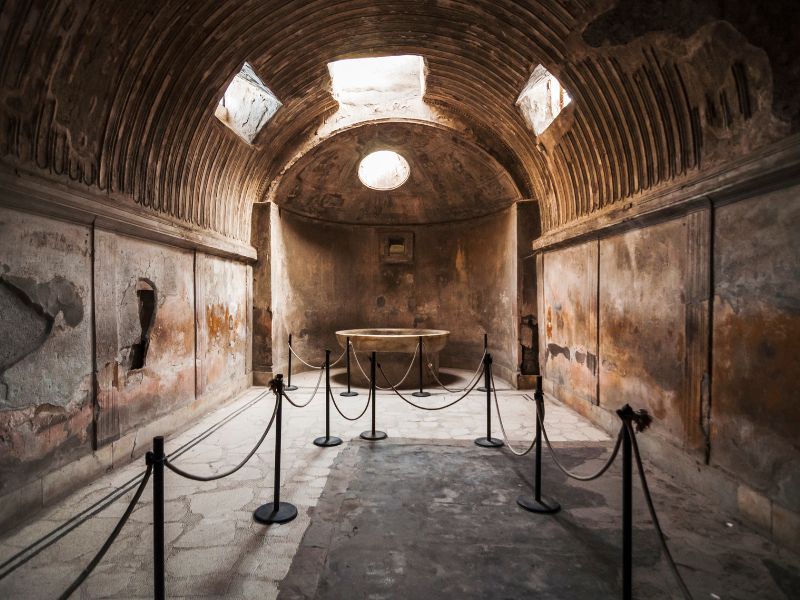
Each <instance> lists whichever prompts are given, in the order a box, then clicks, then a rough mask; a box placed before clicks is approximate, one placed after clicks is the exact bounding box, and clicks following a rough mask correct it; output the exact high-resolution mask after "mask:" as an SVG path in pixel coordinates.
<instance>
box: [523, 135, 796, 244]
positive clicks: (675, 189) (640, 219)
mask: <svg viewBox="0 0 800 600" xmlns="http://www.w3.org/2000/svg"><path fill="white" fill-rule="evenodd" d="M794 183H800V135H793V136H791V137H788V138H786V139H784V140H782V141H781V142H778V143H776V144H772V145H769V146H766V147H764V148H761V149H759V150H757V151H755V152H753V153H752V154H750V155H748V156H745V157H742V158H740V159H737V160H733V161H730V162H728V163H726V164H725V165H723V166H721V167H717V168H715V169H709V170H708V171H707V172H704V173H702V174H700V175H698V176H697V177H694V178H691V179H688V180H683V181H681V182H679V183H675V184H671V185H669V186H666V187H662V188H659V189H657V190H653V191H652V192H648V193H644V194H642V195H640V196H639V197H638V198H637V199H635V200H632V201H631V202H627V203H624V204H614V205H610V206H607V207H606V208H604V209H600V210H598V211H597V212H595V213H593V214H591V215H590V216H587V217H584V218H582V219H579V220H578V221H575V222H573V223H571V224H570V225H568V226H565V227H562V228H559V229H556V230H553V231H550V232H549V233H547V234H546V235H543V236H542V237H540V238H538V239H537V240H534V242H533V244H532V248H533V251H534V252H543V251H545V250H552V249H554V248H557V247H561V246H568V245H572V244H577V243H580V242H583V241H586V240H588V239H594V238H598V237H605V236H608V235H612V234H614V233H618V232H620V231H624V230H627V229H632V228H638V227H643V226H646V225H651V224H653V223H657V222H659V221H665V220H668V219H672V218H675V217H677V216H681V215H684V214H688V213H690V212H692V211H694V210H699V209H702V208H705V207H707V206H708V203H709V202H712V203H713V204H715V205H720V204H727V203H730V202H736V201H738V200H743V199H745V198H750V197H752V196H754V195H757V194H760V193H765V192H769V191H771V190H775V189H779V188H782V187H787V186H789V185H792V184H794Z"/></svg>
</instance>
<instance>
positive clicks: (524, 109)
mask: <svg viewBox="0 0 800 600" xmlns="http://www.w3.org/2000/svg"><path fill="white" fill-rule="evenodd" d="M570 102H572V97H571V96H570V95H569V93H567V90H565V89H564V87H563V86H562V85H561V82H560V81H559V80H558V79H556V77H555V75H553V74H552V73H551V72H550V71H548V70H547V69H545V68H544V67H543V66H542V65H539V66H537V67H536V68H535V69H534V70H533V73H532V74H531V77H530V79H528V83H527V84H526V85H525V88H524V89H523V90H522V93H521V94H520V95H519V98H517V106H518V107H519V109H520V112H521V113H522V116H524V117H525V120H526V121H527V122H528V125H530V126H531V128H532V129H533V131H534V133H536V135H541V134H542V133H543V132H544V130H545V129H547V128H548V127H549V126H550V124H551V123H552V122H553V121H554V120H555V118H556V117H557V116H558V114H559V113H560V112H561V111H562V110H563V109H564V107H565V106H567V105H568V104H569V103H570Z"/></svg>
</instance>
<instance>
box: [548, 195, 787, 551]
mask: <svg viewBox="0 0 800 600" xmlns="http://www.w3.org/2000/svg"><path fill="white" fill-rule="evenodd" d="M798 191H800V190H799V189H798V188H797V187H791V188H788V189H784V190H781V191H776V192H771V193H767V194H764V195H761V196H757V197H752V198H746V199H740V200H739V201H737V202H734V203H730V204H725V205H721V206H713V205H711V204H707V205H705V206H704V207H702V206H701V208H699V209H698V210H695V211H693V212H690V213H688V214H684V215H681V216H677V217H675V218H672V219H671V220H667V221H662V222H659V223H656V224H651V225H649V226H646V227H640V228H632V229H629V230H628V231H625V232H623V233H618V234H615V235H609V236H607V237H603V238H601V239H599V240H598V239H595V240H591V241H588V242H584V243H581V244H577V245H575V246H569V247H565V248H561V249H557V250H553V251H548V252H545V253H544V254H543V256H542V257H541V264H542V265H543V273H542V275H541V279H542V281H543V288H544V289H543V293H542V300H543V301H542V303H541V305H540V307H539V317H540V320H541V323H542V328H541V334H542V337H543V340H542V341H541V349H542V368H543V371H544V375H545V389H546V390H547V391H549V392H550V393H552V394H554V395H555V396H556V397H558V398H559V399H561V400H563V401H565V402H567V403H568V404H570V405H571V406H573V407H575V408H576V409H577V410H579V411H580V412H582V413H583V414H585V415H587V416H589V417H590V418H592V419H593V420H594V421H595V422H597V423H599V424H601V425H603V426H604V427H606V428H607V429H608V430H609V431H613V432H616V431H617V430H618V428H619V419H618V418H617V417H616V415H615V414H614V411H615V410H616V409H618V408H620V407H621V406H623V405H624V404H626V403H629V404H631V405H632V406H633V407H634V408H646V409H648V411H649V412H650V413H651V415H652V416H653V417H654V424H653V427H652V428H651V429H650V430H648V431H647V432H646V433H645V434H643V435H642V436H641V437H642V441H643V446H644V447H645V448H646V450H647V451H648V453H649V454H650V458H651V459H652V460H654V461H656V462H657V463H661V465H663V466H664V467H666V468H670V469H672V470H673V471H675V472H676V474H679V475H682V476H684V477H685V478H687V479H690V480H693V482H694V483H697V484H699V485H700V487H703V488H705V489H706V491H708V492H709V493H711V494H714V495H716V496H717V497H718V499H719V500H720V502H721V504H722V505H723V506H726V507H728V508H731V509H733V510H737V509H738V511H739V513H740V515H741V516H743V517H744V518H746V519H747V520H748V521H749V522H750V523H752V524H755V525H757V526H759V527H760V528H761V529H763V530H765V531H767V532H771V533H772V534H773V536H774V537H775V538H776V539H778V540H779V541H784V542H786V543H788V544H790V545H793V546H796V545H797V541H796V540H797V539H800V514H798V513H799V512H800V511H798V506H800V480H799V479H798V474H797V468H796V465H797V464H798V461H800V445H798V441H797V431H798V429H799V428H800V405H798V404H797V398H798V397H800V384H798V382H797V380H796V377H794V375H795V374H796V373H798V372H800V362H798V360H799V359H798V356H800V345H798V341H797V340H798V339H800V320H798V314H800V285H799V284H798V281H800V267H798V264H800V260H798V259H799V258H800V242H798V237H797V231H798V230H800V197H798ZM712 302H713V306H712Z"/></svg>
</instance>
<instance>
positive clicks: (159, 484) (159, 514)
mask: <svg viewBox="0 0 800 600" xmlns="http://www.w3.org/2000/svg"><path fill="white" fill-rule="evenodd" d="M145 460H146V461H147V463H148V464H150V465H152V466H153V598H155V600H164V599H165V598H166V585H165V582H164V438H163V437H162V436H160V435H159V436H157V437H154V438H153V450H152V452H148V453H147V456H146V457H145Z"/></svg>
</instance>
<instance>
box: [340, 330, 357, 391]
mask: <svg viewBox="0 0 800 600" xmlns="http://www.w3.org/2000/svg"><path fill="white" fill-rule="evenodd" d="M346 352H347V391H346V392H342V393H341V394H339V395H340V396H358V392H354V391H352V390H351V389H350V336H347V350H346Z"/></svg>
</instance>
